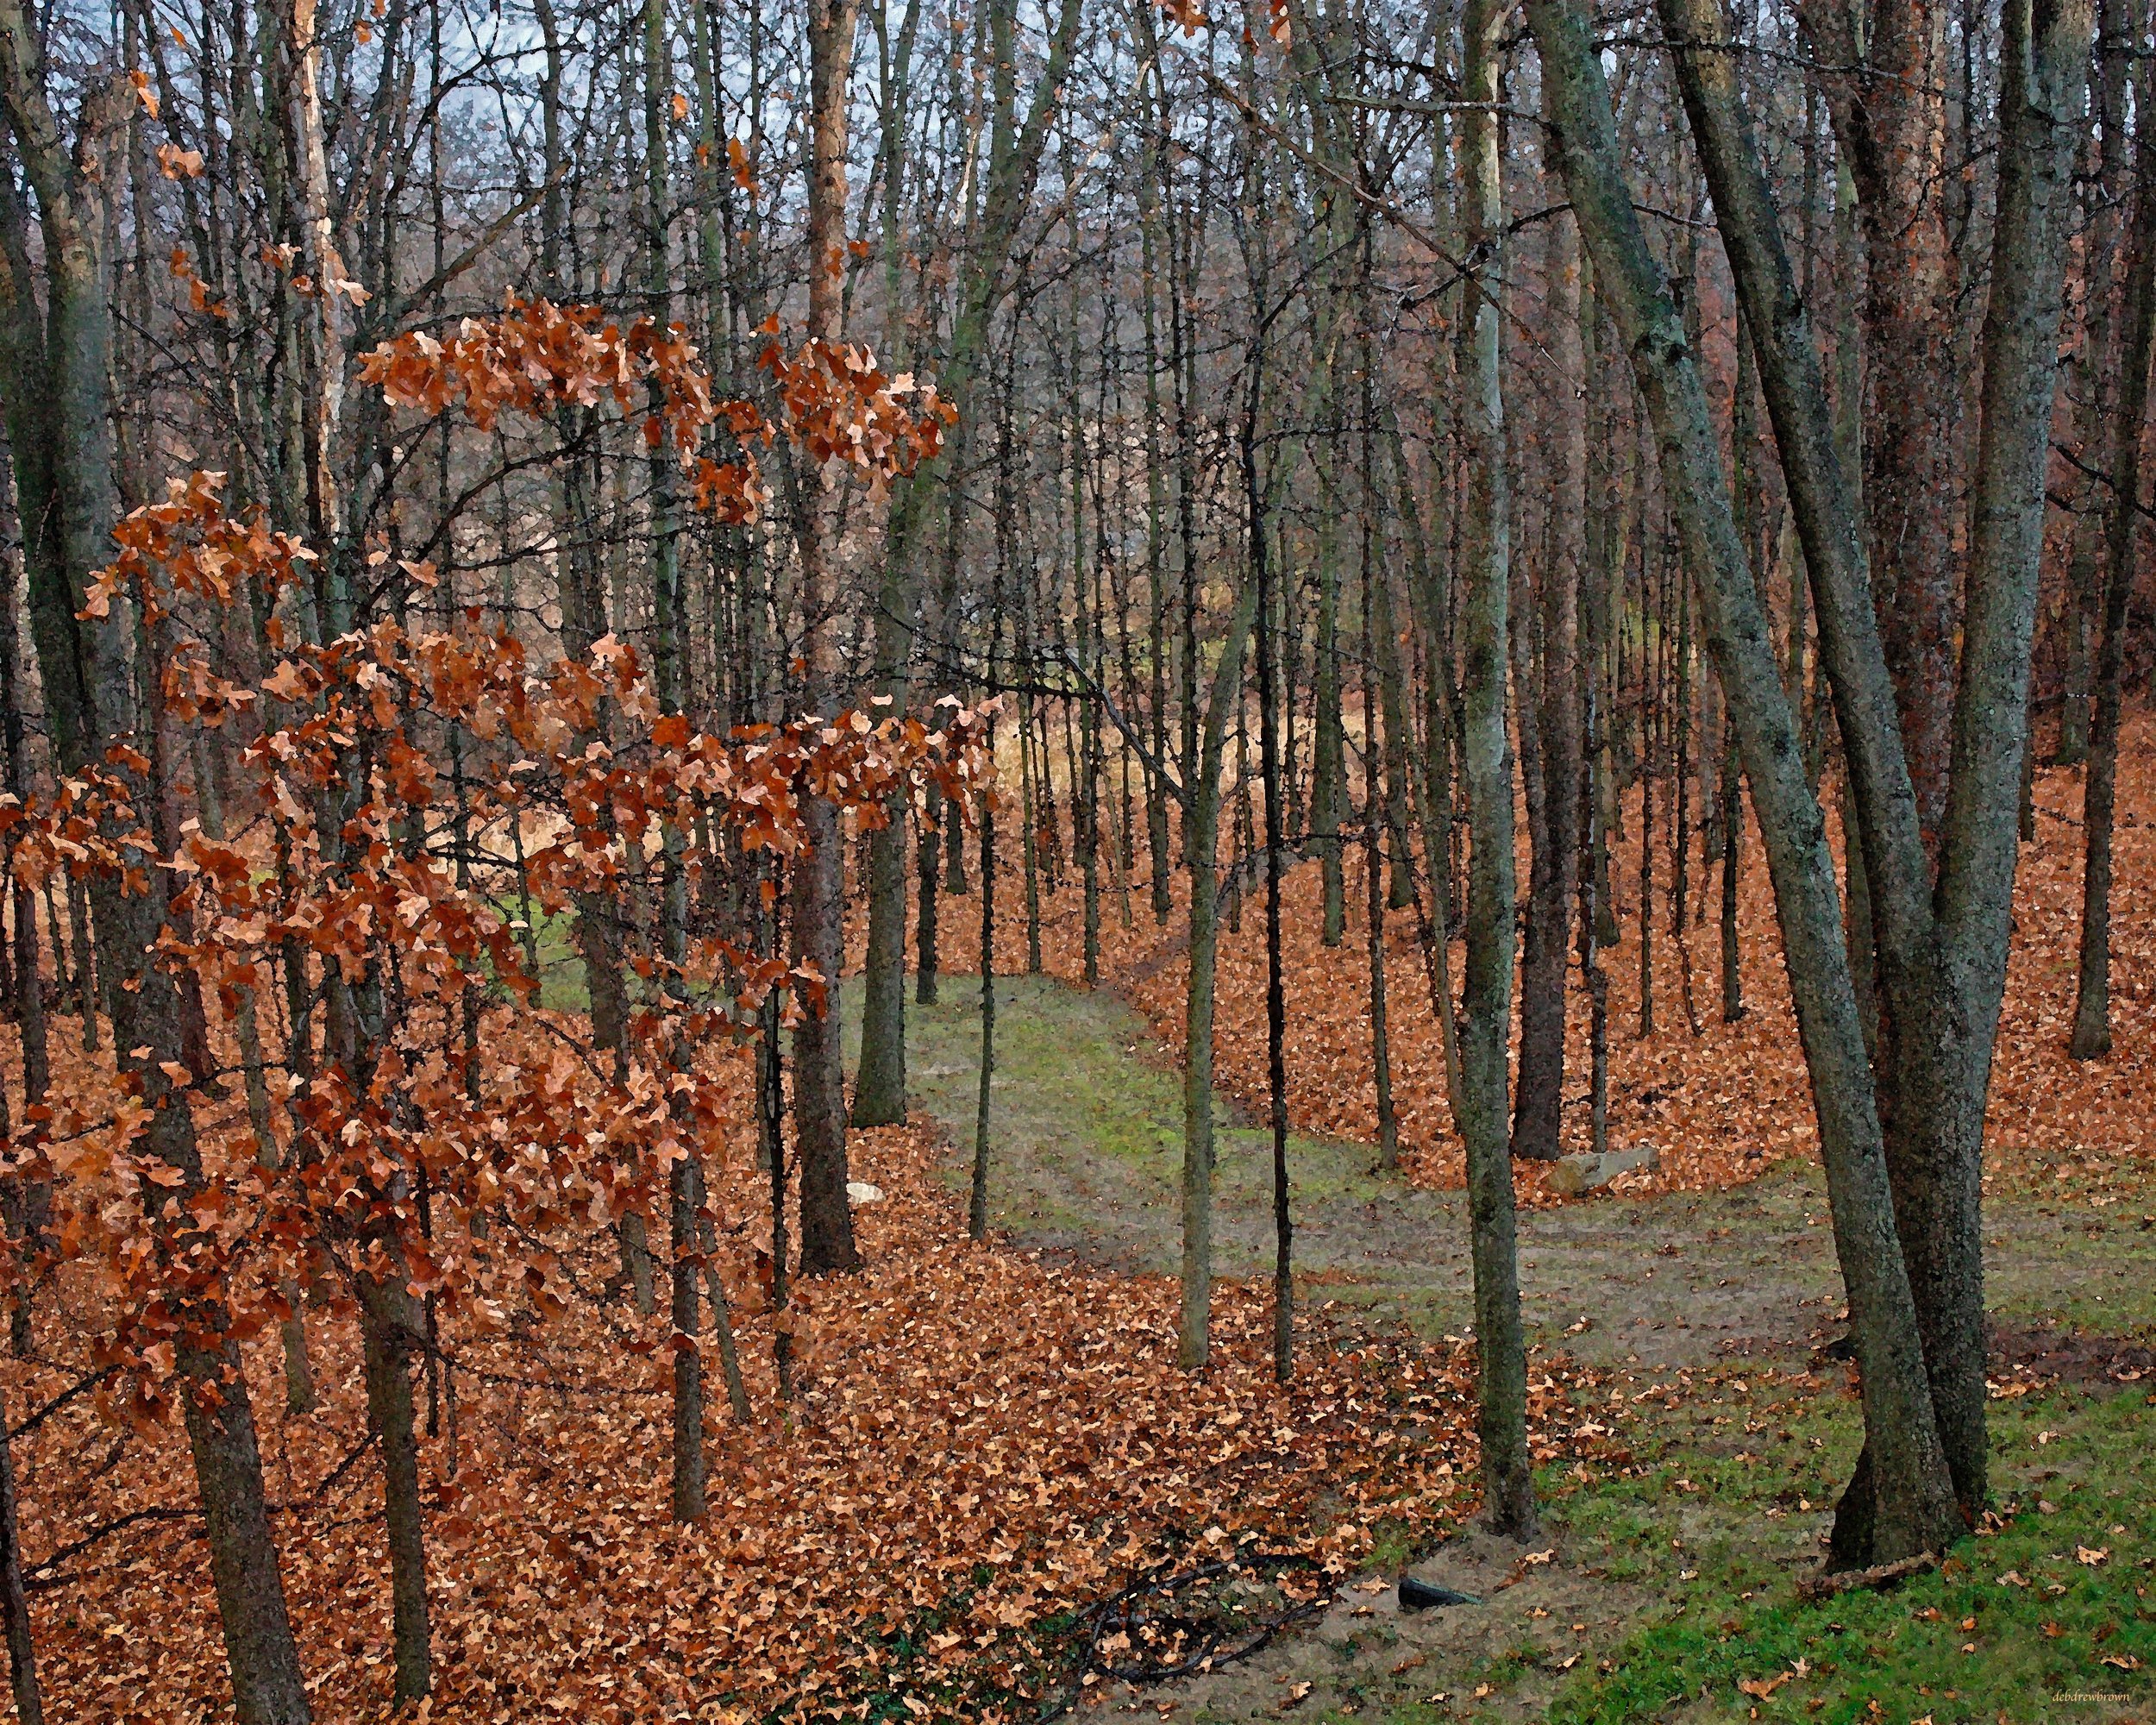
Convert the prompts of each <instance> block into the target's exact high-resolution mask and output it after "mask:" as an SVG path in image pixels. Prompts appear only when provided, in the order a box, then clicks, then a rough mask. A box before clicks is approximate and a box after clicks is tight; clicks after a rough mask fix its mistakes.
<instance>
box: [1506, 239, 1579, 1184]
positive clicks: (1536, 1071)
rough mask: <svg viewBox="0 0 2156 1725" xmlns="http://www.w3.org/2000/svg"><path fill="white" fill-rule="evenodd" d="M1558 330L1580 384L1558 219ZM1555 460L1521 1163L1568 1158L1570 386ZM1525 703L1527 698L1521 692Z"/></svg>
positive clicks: (1575, 323)
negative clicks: (1540, 811) (1565, 1152)
mask: <svg viewBox="0 0 2156 1725" xmlns="http://www.w3.org/2000/svg"><path fill="white" fill-rule="evenodd" d="M1550 238H1551V245H1550V260H1549V269H1548V272H1547V280H1548V283H1549V286H1548V294H1549V329H1550V338H1549V339H1550V350H1551V362H1552V363H1553V364H1554V365H1555V366H1556V367H1557V370H1558V373H1559V375H1561V376H1563V377H1564V378H1566V379H1568V380H1569V379H1570V378H1573V377H1576V376H1578V375H1579V374H1580V373H1581V370H1582V367H1583V356H1582V353H1581V348H1580V259H1579V229H1578V228H1577V227H1576V224H1575V223H1573V222H1572V221H1571V220H1570V218H1569V217H1566V216H1558V217H1557V219H1556V221H1555V222H1554V223H1553V224H1552V225H1551V232H1550ZM1557 411H1558V413H1559V415H1560V418H1559V422H1558V426H1557V435H1556V437H1555V440H1554V443H1553V449H1552V454H1551V469H1552V471H1551V474H1550V504H1549V508H1550V515H1551V543H1552V545H1553V547H1554V548H1555V549H1556V552H1557V555H1555V556H1554V557H1552V558H1551V560H1550V561H1549V563H1548V566H1547V567H1546V568H1545V569H1544V570H1543V573H1542V594H1541V598H1542V643H1543V644H1542V651H1543V666H1542V689H1541V696H1542V699H1541V701H1540V703H1539V712H1538V714H1537V724H1536V726H1535V731H1536V737H1537V739H1538V742H1539V750H1538V752H1539V755H1540V756H1541V763H1540V764H1541V768H1542V796H1541V801H1542V806H1543V814H1542V819H1541V821H1540V823H1539V828H1538V831H1537V833H1536V837H1537V840H1538V844H1537V845H1536V848H1535V850H1534V851H1533V853H1532V857H1531V860H1530V865H1529V875H1528V888H1527V925H1526V938H1525V940H1524V941H1523V943H1522V947H1521V952H1520V1076H1519V1091H1518V1094H1517V1095H1516V1096H1515V1097H1514V1103H1513V1126H1512V1153H1513V1154H1514V1156H1518V1157H1528V1158H1531V1159H1533V1160H1537V1161H1546V1160H1548V1159H1550V1158H1551V1157H1556V1156H1557V1155H1559V1154H1560V1153H1562V1151H1563V1150H1564V1138H1563V1132H1564V982H1565V951H1566V949H1567V947H1568V946H1570V944H1571V914H1572V902H1573V899H1574V897H1575V895H1576V893H1575V889H1576V884H1577V882H1576V875H1577V874H1578V870H1579V844H1580V822H1579V783H1580V770H1581V741H1580V693H1579V593H1580V586H1581V580H1582V575H1583V561H1584V558H1583V543H1582V529H1583V524H1584V522H1585V520H1586V515H1587V500H1586V490H1585V487H1586V473H1587V417H1586V407H1585V403H1584V401H1583V400H1580V399H1578V398H1576V397H1575V395H1574V393H1573V392H1572V391H1571V390H1570V388H1569V387H1568V388H1567V389H1566V390H1564V392H1563V399H1562V400H1561V401H1560V403H1559V405H1558V409H1557ZM1520 699H1521V700H1522V701H1525V700H1526V699H1527V696H1526V693H1525V692H1523V693H1521V695H1520Z"/></svg>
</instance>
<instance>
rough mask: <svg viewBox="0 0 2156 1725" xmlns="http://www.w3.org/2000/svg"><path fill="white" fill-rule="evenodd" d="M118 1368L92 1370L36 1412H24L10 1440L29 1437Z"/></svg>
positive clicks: (12, 1428) (111, 1366)
mask: <svg viewBox="0 0 2156 1725" xmlns="http://www.w3.org/2000/svg"><path fill="white" fill-rule="evenodd" d="M118 1370H119V1368H118V1367H117V1366H113V1365H108V1366H106V1367H104V1368H103V1370H102V1371H93V1372H91V1374H90V1376H89V1377H82V1378H78V1379H77V1380H76V1381H75V1382H74V1383H71V1384H69V1385H68V1386H67V1388H66V1389H63V1390H61V1391H60V1394H59V1395H57V1396H54V1397H53V1399H52V1400H51V1401H49V1402H47V1403H46V1404H45V1405H44V1406H43V1407H41V1408H38V1409H37V1410H36V1411H35V1412H34V1413H31V1414H26V1415H23V1416H22V1424H21V1425H19V1426H16V1427H11V1428H10V1429H9V1433H8V1441H9V1443H13V1442H15V1441H16V1440H17V1439H18V1438H27V1437H28V1436H29V1434H30V1433H32V1432H34V1431H35V1430H36V1429H37V1428H38V1427H40V1426H41V1425H43V1424H44V1423H45V1422H46V1421H47V1420H49V1419H51V1418H52V1417H53V1415H55V1414H57V1413H59V1412H60V1409H61V1408H65V1407H66V1405H67V1404H68V1403H69V1402H72V1401H73V1400H74V1399H75V1398H76V1397H77V1396H84V1395H87V1394H88V1393H89V1392H90V1391H91V1390H92V1389H96V1388H97V1386H98V1385H99V1384H100V1383H103V1382H104V1381H105V1379H107V1378H108V1377H111V1376H112V1374H113V1373H114V1372H115V1371H118Z"/></svg>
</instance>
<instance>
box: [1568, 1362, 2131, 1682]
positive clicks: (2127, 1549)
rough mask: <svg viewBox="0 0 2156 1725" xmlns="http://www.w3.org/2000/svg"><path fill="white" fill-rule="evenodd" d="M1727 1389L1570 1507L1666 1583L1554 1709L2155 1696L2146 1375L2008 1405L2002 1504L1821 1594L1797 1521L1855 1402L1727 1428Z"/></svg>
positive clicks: (1829, 1472) (1645, 1576) (1589, 1532)
mask: <svg viewBox="0 0 2156 1725" xmlns="http://www.w3.org/2000/svg"><path fill="white" fill-rule="evenodd" d="M1713 1410H1714V1404H1713V1403H1711V1402H1707V1403H1702V1404H1701V1405H1697V1406H1694V1407H1691V1408H1687V1409H1686V1410H1685V1414H1684V1417H1681V1418H1680V1419H1679V1420H1678V1421H1677V1427H1678V1429H1675V1430H1669V1431H1668V1435H1667V1437H1666V1439H1665V1440H1664V1441H1662V1442H1660V1443H1659V1444H1658V1445H1654V1446H1652V1448H1651V1449H1650V1448H1649V1447H1648V1446H1643V1447H1642V1451H1641V1453H1642V1455H1643V1457H1644V1458H1645V1460H1646V1464H1647V1465H1645V1468H1644V1470H1643V1471H1641V1472H1640V1473H1639V1474H1637V1475H1635V1476H1630V1477H1625V1478H1623V1479H1620V1480H1615V1481H1609V1482H1604V1483H1601V1484H1597V1485H1595V1486H1593V1487H1589V1488H1583V1489H1582V1490H1580V1491H1578V1492H1576V1494H1575V1495H1574V1496H1573V1497H1572V1498H1571V1499H1570V1501H1569V1502H1566V1503H1565V1504H1564V1506H1563V1509H1562V1510H1561V1511H1560V1512H1559V1513H1560V1514H1561V1516H1562V1519H1563V1520H1564V1521H1565V1522H1566V1523H1567V1524H1568V1526H1569V1528H1570V1532H1571V1534H1572V1535H1573V1536H1574V1538H1575V1540H1576V1541H1577V1542H1578V1547H1583V1548H1584V1550H1580V1549H1577V1548H1576V1553H1575V1555H1576V1556H1581V1555H1585V1554H1587V1553H1592V1555H1591V1556H1589V1557H1588V1560H1589V1561H1590V1562H1592V1561H1597V1560H1599V1562H1600V1563H1601V1565H1604V1567H1605V1569H1606V1572H1608V1574H1610V1575H1611V1576H1612V1577H1620V1576H1626V1577H1632V1578H1638V1579H1640V1580H1645V1581H1650V1582H1659V1583H1661V1584H1665V1585H1666V1586H1667V1587H1668V1595H1667V1604H1666V1605H1665V1606H1664V1608H1663V1609H1661V1610H1660V1611H1658V1613H1656V1614H1654V1615H1653V1616H1652V1617H1651V1621H1649V1622H1645V1623H1644V1624H1643V1625H1641V1626H1640V1627H1639V1628H1637V1629H1636V1630H1635V1631H1634V1632H1633V1634H1632V1635H1631V1636H1630V1637H1629V1638H1628V1639H1627V1640H1625V1641H1624V1642H1623V1643H1622V1644H1621V1645H1620V1647H1617V1648H1616V1649H1614V1651H1613V1652H1612V1653H1609V1654H1608V1656H1607V1657H1606V1658H1605V1659H1601V1660H1599V1661H1597V1662H1596V1665H1595V1668H1593V1669H1582V1670H1581V1671H1579V1672H1576V1673H1574V1674H1573V1676H1572V1677H1571V1678H1570V1679H1569V1681H1568V1682H1567V1683H1566V1684H1564V1686H1562V1687H1561V1688H1560V1689H1559V1690H1558V1691H1557V1694H1556V1696H1555V1697H1553V1699H1552V1703H1551V1708H1550V1712H1549V1716H1550V1718H1551V1720H1552V1721H1553V1722H1559V1725H1618V1722H1623V1721H1633V1720H1650V1719H1659V1718H1664V1717H1668V1716H1671V1715H1672V1714H1673V1713H1675V1712H1677V1711H1679V1710H1682V1711H1683V1713H1684V1715H1685V1716H1687V1717H1697V1718H1709V1719H1720V1718H1731V1719H1750V1718H1752V1717H1758V1718H1762V1719H1786V1720H1800V1721H1801V1720H1812V1719H1816V1720H1819V1721H1821V1722H1823V1725H1841V1722H1872V1721H1885V1722H1915V1721H1917V1720H1921V1719H1924V1718H1929V1719H1931V1720H1932V1721H1934V1725H1952V1722H1961V1721H1967V1722H1978V1721H1981V1722H1987V1725H1988V1722H1991V1721H1995V1720H1997V1719H2000V1718H2002V1717H2003V1718H2005V1719H2007V1720H2009V1721H2010V1722H2012V1725H2022V1722H2025V1721H2046V1720H2053V1719H2057V1720H2074V1721H2079V1720H2113V1719H2123V1718H2128V1717H2132V1716H2135V1714H2136V1712H2137V1711H2138V1710H2139V1709H2141V1708H2144V1707H2145V1706H2146V1705H2147V1703H2149V1701H2150V1700H2151V1699H2152V1698H2156V1687H2153V1686H2152V1672H2156V1604H2153V1603H2152V1602H2151V1599H2150V1596H2149V1590H2150V1588H2151V1587H2152V1585H2156V1573H2153V1572H2152V1571H2156V1502H2152V1499H2151V1495H2150V1492H2149V1489H2148V1484H2149V1482H2148V1461H2149V1456H2150V1448H2149V1446H2150V1439H2151V1415H2150V1411H2149V1402H2148V1398H2147V1397H2146V1396H2144V1395H2142V1394H2141V1393H2140V1391H2139V1390H2138V1389H2134V1390H2129V1391H2127V1392H2125V1393H2105V1394H2102V1395H2096V1396H2090V1395H2088V1394H2084V1393H2082V1392H2078V1391H2075V1390H2071V1389H2059V1390H2053V1391H2051V1392H2049V1393H2046V1394H2043V1395H2040V1396H2029V1397H2027V1398H2025V1399H2022V1400H2019V1401H2015V1402H1998V1403H1995V1404H1993V1410H1992V1413H1993V1423H1992V1446H1993V1454H1994V1457H1995V1464H1994V1484H1995V1488H1996V1490H1997V1492H1998V1493H1999V1495H2000V1517H1999V1522H1998V1525H1997V1526H1996V1527H1995V1528H1993V1529H1991V1530H1990V1531H1988V1532H1987V1533H1986V1534H1983V1535H1980V1536H1978V1537H1977V1538H1973V1539H1971V1540H1965V1541H1964V1542H1963V1543H1962V1544H1961V1545H1960V1546H1958V1547H1957V1548H1956V1550H1955V1551H1954V1552H1953V1553H1952V1555H1951V1557H1950V1558H1949V1559H1948V1561H1947V1563H1946V1565H1944V1567H1943V1568H1942V1569H1941V1570H1940V1571H1936V1572H1934V1573H1932V1574H1929V1575H1925V1576H1921V1577H1918V1578H1913V1579H1911V1580H1909V1581H1908V1582H1906V1583H1904V1584H1902V1585H1901V1586H1899V1587H1897V1588H1896V1589H1894V1590H1890V1591H1886V1592H1880V1593H1872V1592H1865V1591H1852V1592H1849V1593H1845V1594H1842V1595H1839V1596H1835V1597H1833V1598H1829V1599H1824V1600H1819V1601H1806V1600H1803V1599H1801V1598H1800V1597H1798V1596H1797V1592H1796V1580H1797V1578H1798V1577H1799V1576H1800V1575H1801V1574H1802V1573H1804V1572H1805V1570H1806V1569H1808V1567H1809V1566H1810V1565H1809V1564H1808V1562H1807V1563H1806V1564H1804V1565H1802V1566H1799V1565H1795V1564H1792V1563H1791V1562H1790V1561H1789V1559H1790V1558H1791V1556H1792V1555H1794V1554H1796V1553H1793V1552H1792V1546H1793V1545H1796V1543H1797V1542H1794V1541H1792V1540H1791V1539H1790V1538H1789V1534H1790V1531H1791V1527H1792V1521H1793V1518H1794V1519H1795V1522H1796V1525H1797V1526H1800V1527H1801V1526H1802V1525H1803V1520H1802V1518H1803V1517H1804V1516H1806V1515H1808V1514H1811V1515H1814V1519H1816V1514H1815V1512H1817V1511H1818V1510H1820V1509H1821V1508H1823V1507H1824V1506H1825V1505H1826V1504H1827V1503H1830V1502H1831V1501H1832V1497H1833V1493H1834V1491H1835V1490H1837V1489H1838V1485H1839V1481H1840V1480H1841V1478H1842V1477H1844V1475H1845V1473H1846V1469H1847V1466H1848V1464H1849V1461H1850V1458H1851V1456H1850V1452H1851V1450H1852V1448H1853V1445H1854V1440H1855V1435H1856V1432H1855V1424H1856V1421H1855V1410H1854V1406H1853V1403H1852V1402H1849V1401H1848V1400H1847V1399H1846V1398H1844V1397H1842V1396H1839V1395H1838V1394H1834V1393H1833V1392H1831V1391H1830V1392H1825V1393H1822V1394H1821V1395H1819V1396H1813V1397H1811V1398H1808V1400H1806V1401H1804V1402H1781V1403H1778V1404H1777V1403H1772V1402H1763V1404H1762V1405H1761V1406H1760V1407H1759V1408H1758V1409H1757V1411H1756V1412H1755V1413H1754V1414H1752V1415H1751V1416H1750V1417H1749V1418H1747V1419H1746V1420H1745V1421H1742V1422H1741V1423H1740V1422H1739V1421H1735V1420H1734V1419H1732V1420H1731V1426H1730V1427H1717V1426H1716V1425H1715V1424H1714V1418H1715V1415H1714V1411H1713ZM1685 1417H1689V1422H1690V1425H1689V1430H1684V1429H1682V1427H1683V1424H1684V1418H1685ZM1721 1417H1724V1418H1730V1416H1729V1415H1727V1414H1725V1415H1722V1416H1721ZM1751 1425H1758V1426H1759V1427H1761V1429H1759V1430H1756V1431H1746V1430H1745V1426H1751ZM1702 1428H1703V1436H1704V1440H1702ZM1665 1429H1667V1428H1666V1427H1665ZM1650 1441H1651V1440H1650ZM1806 1505H1808V1506H1809V1509H1808V1510H1807V1509H1804V1508H1802V1507H1800V1506H1806ZM1800 1549H1801V1548H1800ZM1802 1554H1803V1555H1805V1556H1806V1557H1808V1556H1809V1553H1802ZM1745 1684H1749V1685H1751V1686H1750V1687H1749V1688H1746V1687H1743V1686H1742V1685H1745ZM1763 1690H1764V1691H1766V1692H1765V1693H1764V1694H1763V1693H1761V1691H1763ZM1755 1709H1756V1710H1755Z"/></svg>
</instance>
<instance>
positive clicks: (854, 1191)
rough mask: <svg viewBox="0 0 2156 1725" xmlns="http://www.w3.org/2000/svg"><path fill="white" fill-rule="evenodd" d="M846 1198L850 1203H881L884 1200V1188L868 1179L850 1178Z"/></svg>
mask: <svg viewBox="0 0 2156 1725" xmlns="http://www.w3.org/2000/svg"><path fill="white" fill-rule="evenodd" d="M846 1199H847V1201H848V1202H849V1203H854V1204H881V1202H882V1201H883V1188H882V1187H881V1186H871V1185H870V1184H869V1183H868V1182H867V1181H866V1180H849V1181H848V1182H846Z"/></svg>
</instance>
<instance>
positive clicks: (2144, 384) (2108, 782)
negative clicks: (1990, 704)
mask: <svg viewBox="0 0 2156 1725" xmlns="http://www.w3.org/2000/svg"><path fill="white" fill-rule="evenodd" d="M2148 66H2149V62H2147V60H2143V61H2142V62H2141V67H2142V71H2141V76H2140V78H2139V79H2138V80H2137V81H2136V90H2135V94H2136V97H2137V101H2136V104H2135V105H2136V111H2137V112H2138V113H2139V114H2140V130H2139V132H2138V134H2137V135H2136V137H2135V140H2134V229H2133V235H2132V238H2131V239H2130V240H2129V241H2128V251H2127V289H2126V319H2125V323H2126V330H2125V341H2124V343H2123V351H2124V355H2125V363H2124V367H2123V369H2122V373H2121V376H2120V378H2119V390H2118V408H2117V415H2116V418H2115V422H2114V424H2113V428H2112V443H2111V492H2110V496H2109V499H2108V500H2107V509H2106V515H2105V522H2104V574H2103V616H2102V619H2101V623H2100V625H2099V632H2098V635H2097V637H2096V674H2095V684H2096V688H2095V693H2096V710H2095V712H2094V715H2093V722H2092V723H2091V724H2090V734H2089V769H2088V775H2087V778H2086V780H2085V781H2084V785H2083V788H2082V798H2081V829H2082V842H2083V844H2084V852H2083V861H2082V870H2081V953H2080V966H2079V974H2078V978H2077V987H2076V989H2075V995H2074V1024H2073V1037H2072V1040H2071V1043H2070V1044H2069V1045H2068V1052H2070V1053H2071V1055H2072V1056H2073V1057H2074V1058H2075V1059H2076V1060H2094V1059H2096V1058H2098V1057H2102V1056H2103V1055H2106V1054H2109V1052H2110V1051H2111V829H2112V823H2113V819H2114V817H2115V806H2116V802H2117V787H2118V772H2119V724H2120V718H2121V715H2122V697H2123V689H2122V684H2123V683H2124V681H2125V673H2126V618H2127V602H2128V599H2131V598H2132V597H2133V592H2134V577H2135V576H2136V574H2138V573H2139V568H2140V566H2139V563H2138V561H2137V560H2136V559H2135V556H2134V547H2135V543H2136V542H2137V540H2138V539H2139V537H2140V522H2139V520H2138V518H2137V511H2136V509H2135V506H2134V505H2135V503H2136V501H2137V499H2139V498H2140V494H2141V434H2142V430H2143V429H2144V422H2145V421H2146V419H2147V414H2148V367H2149V360H2150V354H2151V349H2152V347H2156V117H2152V116H2151V115H2150V113H2149V110H2148V109H2147V106H2146V105H2145V104H2146V103H2147V101H2148V100H2149V99H2150V98H2151V97H2152V96H2156V79H2152V78H2151V77H2150V74H2149V72H2148Z"/></svg>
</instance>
